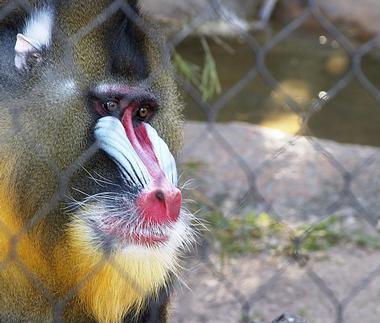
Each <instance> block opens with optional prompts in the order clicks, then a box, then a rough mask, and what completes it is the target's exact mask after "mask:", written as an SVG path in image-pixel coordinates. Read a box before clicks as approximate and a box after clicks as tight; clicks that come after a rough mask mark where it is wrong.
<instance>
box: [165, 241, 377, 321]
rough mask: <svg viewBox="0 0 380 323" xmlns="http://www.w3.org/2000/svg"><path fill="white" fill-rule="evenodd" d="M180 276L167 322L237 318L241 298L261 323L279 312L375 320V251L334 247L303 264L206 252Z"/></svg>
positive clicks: (317, 318)
mask: <svg viewBox="0 0 380 323" xmlns="http://www.w3.org/2000/svg"><path fill="white" fill-rule="evenodd" d="M209 261H210V262H209ZM211 263H212V264H213V265H211ZM214 269H217V272H221V273H222V274H221V275H219V274H216V272H215V271H214ZM183 280H184V282H185V283H186V284H187V285H188V287H186V286H185V285H184V284H181V286H178V288H177V290H176V293H175V295H176V296H175V301H174V305H173V309H172V322H177V323H180V322H181V323H182V322H194V323H195V322H220V323H223V322H225V323H229V322H239V321H240V320H241V318H242V302H243V301H244V300H245V301H246V302H247V303H248V304H249V305H250V317H251V319H252V320H258V321H259V322H265V323H266V322H272V320H273V319H275V318H277V317H278V316H279V315H281V314H282V313H284V312H286V313H293V314H298V315H300V316H302V317H303V318H304V319H307V320H308V322H310V323H329V322H332V323H333V322H346V323H358V322H361V323H378V322H380V306H379V300H380V251H364V250H360V249H358V248H351V247H347V248H345V247H335V248H332V249H330V250H329V251H327V252H324V253H323V254H312V257H311V258H310V259H309V261H308V263H307V265H306V266H304V267H300V266H299V265H298V264H296V263H289V261H288V260H287V259H284V258H278V257H273V256H268V255H264V254H261V255H252V256H245V257H241V258H235V259H230V260H229V261H228V262H226V263H225V264H224V265H223V266H221V264H220V259H219V257H216V256H210V257H209V260H207V261H201V260H199V259H198V260H196V259H193V260H192V261H191V262H190V266H188V270H187V271H186V272H185V273H184V274H183ZM340 307H341V309H342V312H341V313H340V311H339V308H340ZM340 315H342V317H340Z"/></svg>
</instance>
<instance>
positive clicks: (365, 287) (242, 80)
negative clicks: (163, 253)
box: [142, 0, 380, 323]
mask: <svg viewBox="0 0 380 323" xmlns="http://www.w3.org/2000/svg"><path fill="white" fill-rule="evenodd" d="M142 5H143V8H144V9H145V10H146V11H147V12H148V13H149V14H150V15H151V16H152V17H154V19H155V20H156V21H157V22H158V23H160V24H161V26H162V27H163V28H164V30H165V32H166V34H167V36H168V48H169V50H170V52H171V54H172V56H173V61H174V65H175V74H176V80H177V83H178V85H179V88H180V90H181V92H182V96H183V100H184V101H185V103H186V109H185V111H184V113H185V116H186V127H185V140H184V147H183V153H182V156H181V159H180V162H181V168H182V172H183V176H182V178H183V182H184V186H185V188H186V189H187V191H186V192H187V197H188V199H189V200H191V201H193V202H189V208H190V209H191V210H193V211H194V212H197V214H198V217H199V219H200V221H201V222H202V223H203V224H204V225H205V227H206V228H207V229H204V228H200V237H199V239H198V241H199V243H198V245H197V247H196V248H195V250H192V251H189V254H188V256H187V257H186V261H187V262H188V263H187V264H186V265H185V266H184V267H185V268H186V269H185V271H184V273H183V277H182V279H181V280H182V283H180V284H178V286H177V288H176V293H175V304H174V306H173V308H172V312H173V322H272V321H273V320H274V319H275V318H277V317H279V316H280V315H281V314H283V313H292V315H294V318H295V317H296V316H299V317H303V318H304V319H305V320H307V321H308V322H318V323H326V322H352V323H354V322H366V323H376V322H379V321H380V320H379V317H380V306H379V301H380V234H379V229H380V222H379V219H380V149H379V146H380V50H379V45H380V1H378V0H362V1H355V0H319V1H317V0H309V1H306V0H304V1H303V0H277V1H276V0H249V1H247V0H234V1H232V0H229V1H227V0H225V1H213V0H143V1H142ZM189 178H191V179H193V180H192V181H191V182H188V181H186V180H187V179H189ZM295 320H296V318H295V319H294V320H293V321H292V318H290V319H288V320H287V321H286V322H295ZM281 322H285V320H284V321H281ZM300 322H301V319H300Z"/></svg>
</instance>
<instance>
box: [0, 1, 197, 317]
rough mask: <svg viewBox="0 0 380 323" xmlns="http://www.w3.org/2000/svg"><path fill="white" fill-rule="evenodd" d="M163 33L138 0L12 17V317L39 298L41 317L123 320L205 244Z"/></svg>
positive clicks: (6, 183)
mask: <svg viewBox="0 0 380 323" xmlns="http://www.w3.org/2000/svg"><path fill="white" fill-rule="evenodd" d="M12 15H14V17H13V16H12ZM12 18H17V19H12ZM89 26H90V27H91V28H89ZM151 30H153V29H152V28H151V27H150V26H149V24H147V22H146V20H145V19H144V18H143V17H142V16H141V14H140V11H139V8H138V6H137V4H136V1H129V2H128V3H127V2H123V1H115V2H113V1H96V2H92V1H64V2H63V1H62V2H57V1H54V2H52V3H49V2H47V1H43V2H41V3H38V2H37V3H35V4H34V6H33V9H32V11H31V12H28V13H24V12H22V11H14V12H11V13H10V16H9V17H8V18H7V19H6V20H4V22H3V23H2V22H0V33H1V34H2V35H5V36H4V37H0V41H1V43H0V46H1V48H2V49H4V53H5V54H4V56H6V59H2V60H0V63H1V64H3V62H11V64H5V63H4V64H3V66H1V68H0V71H1V72H0V74H2V75H0V78H1V79H2V80H5V81H4V82H2V84H1V85H0V109H1V115H0V136H1V138H2V139H1V142H0V154H1V158H0V179H1V182H0V221H1V224H2V225H3V226H5V227H6V228H7V234H6V235H5V234H3V231H0V261H1V260H7V261H8V260H9V262H10V265H9V266H8V269H7V271H0V283H1V284H3V285H4V286H5V285H6V286H8V285H9V286H8V288H13V295H15V299H14V300H12V301H9V303H6V302H4V301H2V299H5V298H2V294H1V293H4V292H0V320H1V317H2V316H1V311H2V308H3V307H7V306H8V307H12V308H13V307H15V308H19V309H20V308H21V309H22V310H23V311H24V312H27V309H23V306H26V305H25V304H26V303H28V302H24V301H19V302H18V301H17V297H19V298H20V299H21V297H22V296H21V294H22V295H25V294H26V295H27V298H28V301H30V302H32V303H33V304H37V305H35V307H36V308H35V309H34V312H33V313H35V314H31V315H37V317H39V318H40V317H42V316H41V315H45V317H46V318H47V319H50V318H51V315H53V314H54V313H55V311H54V309H55V307H56V306H58V305H57V304H60V306H61V307H62V306H63V310H62V313H63V314H62V315H63V316H64V317H65V318H66V319H68V320H71V319H77V318H78V317H81V318H87V317H90V318H94V319H96V320H98V321H100V322H119V321H121V320H122V319H123V318H124V317H125V316H126V315H128V314H129V315H132V316H136V315H137V314H138V313H140V314H141V313H146V312H147V311H148V310H149V304H150V303H151V302H152V301H153V302H154V300H157V299H159V298H160V297H159V296H160V294H161V293H162V291H163V290H164V289H165V288H166V286H167V285H168V283H169V282H170V278H171V277H172V276H173V275H176V274H177V269H178V257H179V256H180V253H181V249H182V248H183V247H184V246H185V245H187V244H189V243H190V242H191V240H192V230H191V227H190V214H188V213H187V212H185V211H184V210H183V208H182V196H181V191H180V190H179V188H178V174H177V168H176V162H175V156H176V155H177V154H178V151H179V147H180V145H181V137H182V136H181V132H182V117H181V110H182V105H181V103H180V102H179V100H178V97H177V92H176V87H175V84H174V82H173V80H172V77H171V73H170V68H169V66H168V60H167V58H166V56H165V55H163V52H162V49H161V44H162V41H161V38H160V37H159V36H157V35H156V34H153V33H152V32H151ZM8 232H10V233H8ZM10 241H12V243H15V246H14V248H15V250H16V251H15V253H13V251H12V250H14V249H12V246H11V243H10ZM11 254H12V256H11ZM12 257H16V258H17V259H20V260H21V262H22V263H23V264H24V265H25V268H26V270H27V271H28V272H31V273H32V274H33V275H34V276H35V277H36V280H37V281H38V282H40V283H41V284H42V285H43V286H45V288H46V290H47V291H48V293H50V294H51V295H54V297H55V298H54V299H55V300H56V302H55V303H54V302H53V304H52V302H50V301H49V302H48V301H47V300H46V299H45V298H44V297H42V296H41V291H40V290H39V288H38V286H39V285H38V284H37V285H38V286H37V285H36V284H34V283H33V281H30V280H28V278H27V277H25V275H24V274H23V273H20V272H19V271H18V274H15V273H12V272H14V271H17V270H16V269H15V266H16V265H15V264H14V263H13V258H12ZM2 275H3V276H2ZM5 275H7V277H9V275H16V276H17V275H19V276H17V277H18V278H17V279H19V281H21V282H22V283H17V284H13V285H12V281H11V280H9V279H7V280H6V279H5V278H3V279H2V278H1V277H5ZM18 288H19V290H18ZM3 290H4V289H3ZM68 295H69V296H68ZM62 304H63V305H62ZM36 313H37V314H36ZM42 313H44V314H42ZM30 320H31V321H33V319H32V318H31V319H30Z"/></svg>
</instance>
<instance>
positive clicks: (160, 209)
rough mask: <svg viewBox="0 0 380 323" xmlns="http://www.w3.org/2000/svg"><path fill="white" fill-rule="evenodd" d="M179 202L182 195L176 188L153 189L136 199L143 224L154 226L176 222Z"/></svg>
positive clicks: (179, 206) (179, 207)
mask: <svg viewBox="0 0 380 323" xmlns="http://www.w3.org/2000/svg"><path fill="white" fill-rule="evenodd" d="M181 202H182V194H181V191H180V190H179V189H178V188H176V187H168V188H165V189H164V188H154V189H152V190H149V191H145V192H143V193H141V195H140V196H139V197H138V198H137V205H138V207H139V209H140V211H141V214H142V217H143V219H144V222H150V223H155V224H165V223H166V222H175V221H177V219H178V216H179V212H180V209H181Z"/></svg>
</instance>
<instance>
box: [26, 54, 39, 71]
mask: <svg viewBox="0 0 380 323" xmlns="http://www.w3.org/2000/svg"><path fill="white" fill-rule="evenodd" d="M26 62H27V64H28V67H29V68H31V67H34V66H36V65H39V64H40V63H41V62H42V54H41V53H40V52H33V53H30V54H29V55H28V58H27V60H26Z"/></svg>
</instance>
